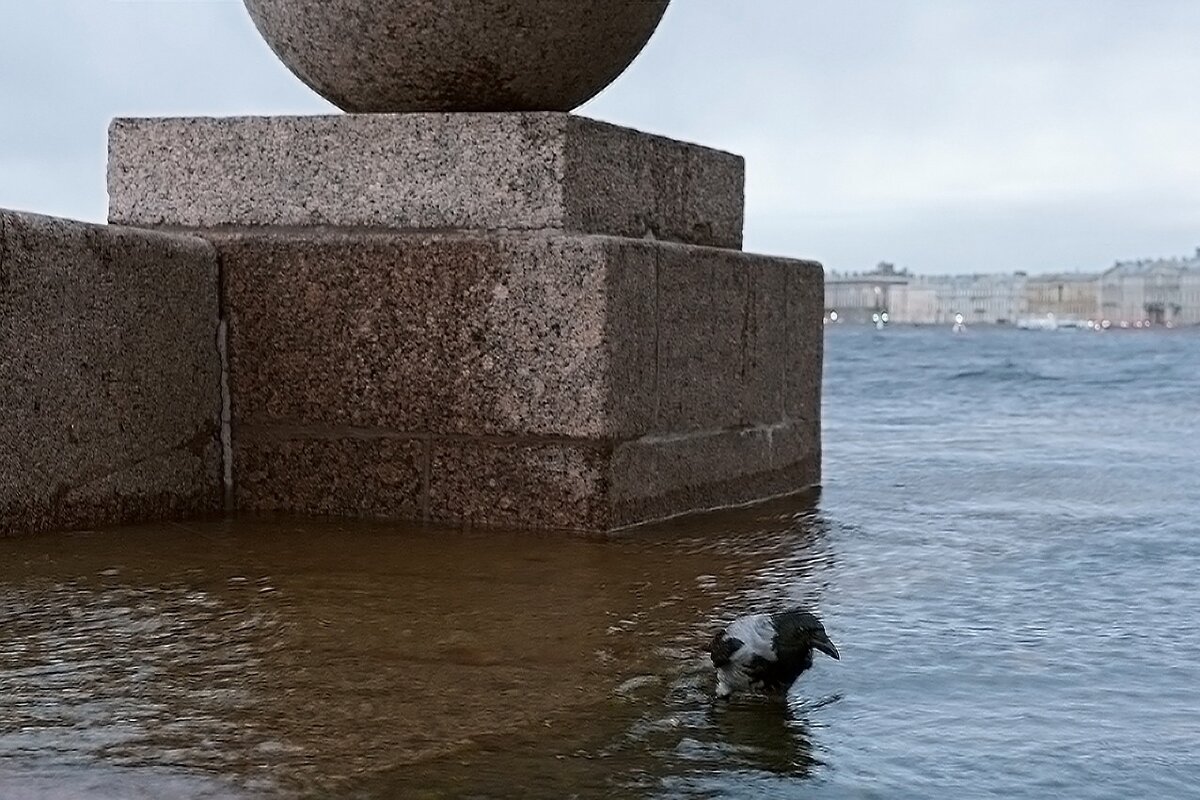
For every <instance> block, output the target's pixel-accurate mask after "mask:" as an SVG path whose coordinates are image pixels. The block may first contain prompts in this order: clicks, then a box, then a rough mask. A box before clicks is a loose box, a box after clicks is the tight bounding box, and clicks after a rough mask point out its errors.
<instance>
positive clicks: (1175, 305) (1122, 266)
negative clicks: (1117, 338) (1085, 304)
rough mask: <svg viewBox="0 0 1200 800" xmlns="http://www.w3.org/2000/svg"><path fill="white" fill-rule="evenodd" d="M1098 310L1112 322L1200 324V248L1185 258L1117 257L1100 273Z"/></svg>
mask: <svg viewBox="0 0 1200 800" xmlns="http://www.w3.org/2000/svg"><path fill="white" fill-rule="evenodd" d="M1099 312H1100V313H1099V315H1100V317H1102V318H1103V319H1106V320H1109V321H1110V322H1111V323H1112V324H1114V325H1129V324H1133V325H1136V324H1138V323H1146V322H1149V323H1151V324H1153V325H1166V324H1170V325H1196V324H1200V249H1197V251H1196V254H1195V255H1193V256H1191V257H1188V258H1157V259H1142V260H1139V261H1118V262H1117V263H1116V264H1114V265H1113V266H1112V267H1111V268H1110V269H1109V270H1108V271H1106V272H1105V273H1104V274H1102V275H1101V276H1100V281H1099Z"/></svg>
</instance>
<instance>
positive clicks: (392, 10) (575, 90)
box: [246, 0, 669, 112]
mask: <svg viewBox="0 0 1200 800" xmlns="http://www.w3.org/2000/svg"><path fill="white" fill-rule="evenodd" d="M668 2H669V0H566V1H564V0H470V2H458V3H450V4H448V3H446V2H445V0H389V1H388V2H380V1H379V0H246V7H247V9H248V10H249V12H250V16H251V18H252V19H253V20H254V23H255V24H256V25H257V26H258V29H259V32H260V33H262V35H263V37H264V38H265V39H266V40H267V43H268V44H269V45H270V46H271V48H272V49H273V50H274V51H275V53H276V55H278V56H279V58H280V59H281V60H282V61H283V63H284V64H285V65H287V67H288V68H289V69H291V70H292V72H294V73H295V74H296V76H297V77H299V78H300V79H301V80H302V81H304V83H306V84H307V85H308V86H309V87H310V88H312V89H313V90H314V91H316V92H317V93H319V94H321V95H322V96H324V97H325V98H327V99H328V100H330V101H331V102H332V103H334V104H335V105H337V106H338V107H339V108H341V109H343V110H345V111H351V112H393V111H570V110H571V109H573V108H575V107H577V106H579V105H581V104H583V103H584V102H586V101H587V100H589V99H590V98H591V97H593V96H594V95H595V94H597V93H598V92H600V91H601V90H602V89H604V87H606V86H608V84H610V83H611V82H612V81H614V80H615V79H616V78H617V76H618V75H620V74H621V72H623V71H624V70H625V68H626V67H627V66H629V64H630V62H632V61H633V59H634V58H635V57H636V56H637V54H638V53H639V52H640V51H641V49H642V48H643V47H644V46H645V44H646V42H647V41H648V40H649V39H650V36H651V34H653V33H654V30H655V28H656V27H657V26H658V23H659V20H661V19H662V16H663V12H664V11H666V8H667V3H668Z"/></svg>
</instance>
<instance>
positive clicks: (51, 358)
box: [0, 210, 222, 535]
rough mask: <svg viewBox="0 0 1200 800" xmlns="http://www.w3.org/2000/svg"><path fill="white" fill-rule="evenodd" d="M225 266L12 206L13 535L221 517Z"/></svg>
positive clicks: (8, 262)
mask: <svg viewBox="0 0 1200 800" xmlns="http://www.w3.org/2000/svg"><path fill="white" fill-rule="evenodd" d="M217 305H218V303H217V261H216V253H215V251H214V249H213V247H212V246H211V245H210V244H208V243H207V242H205V241H204V240H202V239H200V238H197V237H190V236H178V235H167V234H160V233H153V232H148V231H142V230H133V229H123V228H108V227H101V226H95V225H87V224H83V223H78V222H71V221H66V220H59V219H52V218H49V217H42V216H35V215H31V214H24V213H17V212H10V211H2V210H0V535H3V534H13V533H25V532H33V531H41V530H49V529H63V528H79V527H91V526H98V525H108V524H115V523H123V522H133V521H138V520H151V519H174V518H179V517H185V516H189V515H195V514H201V513H205V512H212V511H217V510H219V509H220V505H221V496H222V493H221V471H220V470H221V455H220V442H219V438H218V436H219V419H218V415H219V409H220V389H219V381H220V363H219V358H218V352H217V346H216V335H217Z"/></svg>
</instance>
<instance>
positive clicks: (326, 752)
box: [0, 327, 1200, 800]
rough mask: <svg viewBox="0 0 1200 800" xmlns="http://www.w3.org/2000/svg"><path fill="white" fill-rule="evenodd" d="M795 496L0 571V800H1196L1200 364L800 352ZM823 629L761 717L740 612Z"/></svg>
mask: <svg viewBox="0 0 1200 800" xmlns="http://www.w3.org/2000/svg"><path fill="white" fill-rule="evenodd" d="M825 377H826V383H825V406H824V408H825V411H824V413H825V420H824V425H825V432H824V442H825V486H824V489H823V491H822V493H821V494H820V496H819V497H817V498H812V497H810V498H798V499H792V500H788V501H782V502H776V503H771V504H768V505H765V506H761V507H759V508H755V509H749V510H739V511H731V512H726V513H721V514H717V515H711V516H708V517H705V518H703V519H692V520H687V521H681V522H678V523H674V524H671V525H665V526H658V527H656V528H654V529H651V530H644V531H639V532H637V533H636V534H635V535H632V536H627V537H623V538H620V539H618V540H615V541H587V540H580V539H571V538H566V539H564V538H562V537H554V536H549V537H547V536H532V535H529V534H522V533H520V532H510V533H499V532H476V533H471V534H459V533H453V532H448V531H429V530H421V529H418V528H413V527H411V526H408V527H406V526H399V525H395V526H386V525H365V524H357V523H332V522H318V521H304V520H280V521H270V520H256V521H250V520H240V521H233V522H228V521H226V522H214V523H205V524H196V525H173V526H165V527H164V526H157V527H154V526H151V527H147V528H139V529H129V530H124V531H110V532H97V533H90V534H76V535H71V536H64V537H36V538H32V539H24V540H10V541H0V797H5V798H6V797H14V798H41V797H45V798H63V797H80V798H82V797H89V798H95V797H99V798H126V797H138V798H141V797H147V798H149V797H161V796H173V797H196V798H260V797H286V798H292V797H320V798H363V799H364V800H366V799H368V798H369V799H370V800H383V799H384V798H407V797H421V798H434V797H437V798H442V797H446V798H450V797H455V798H457V797H473V798H501V797H523V798H527V797H538V798H559V797H581V798H584V797H587V798H590V797H614V796H615V797H645V798H747V799H749V798H773V797H778V798H795V797H813V798H912V797H919V798H935V799H936V798H945V799H946V800H951V799H952V798H953V799H954V800H958V798H964V797H972V798H974V797H1004V798H1045V797H1069V798H1080V799H1081V800H1099V799H1100V798H1128V797H1164V798H1190V797H1196V796H1200V332H1196V331H1175V332H1156V333H1145V332H1138V333H1132V332H1131V333H1116V332H1110V333H1106V334H1090V333H1074V332H1057V333H1042V332H1038V333H1034V332H1020V331H1008V330H971V331H968V332H967V333H965V334H961V335H955V334H952V333H951V332H950V331H949V330H945V329H936V330H912V329H892V330H887V331H884V332H878V333H877V332H875V331H874V330H869V329H856V328H848V327H836V328H830V329H828V330H827V354H826V376H825ZM793 601H794V602H802V603H805V604H807V605H810V606H811V607H813V608H814V609H816V610H818V611H819V613H820V614H821V616H822V617H823V618H824V619H825V622H826V627H827V629H828V630H829V632H830V634H831V636H832V637H833V639H834V641H835V642H836V643H837V645H838V647H839V649H840V650H841V653H842V660H841V661H838V662H834V661H831V660H828V659H824V658H820V657H819V658H818V661H817V663H816V665H815V667H814V669H813V670H812V671H810V672H809V673H807V674H805V675H804V676H803V678H802V679H801V681H800V682H799V683H798V684H797V686H796V687H794V689H793V692H792V694H791V696H790V698H789V702H788V703H787V704H779V703H769V702H762V701H756V700H753V699H745V700H740V701H737V702H734V703H733V704H731V705H729V706H727V707H726V706H721V705H717V704H714V703H713V702H712V699H711V698H712V677H711V674H710V671H709V669H708V668H707V667H706V665H705V661H704V655H703V653H702V652H700V647H701V646H702V645H703V643H704V642H705V641H706V639H707V637H708V636H710V635H711V633H712V632H713V630H714V628H715V627H716V626H717V625H719V624H720V623H722V622H723V621H725V620H728V619H729V618H730V617H731V616H732V615H734V614H737V613H741V612H745V611H750V610H757V609H760V608H763V607H766V606H771V605H778V604H783V603H787V602H793Z"/></svg>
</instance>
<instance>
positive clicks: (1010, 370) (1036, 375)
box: [950, 361, 1063, 383]
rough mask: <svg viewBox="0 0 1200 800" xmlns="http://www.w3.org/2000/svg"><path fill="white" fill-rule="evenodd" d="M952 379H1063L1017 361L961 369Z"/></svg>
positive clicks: (1012, 380) (1000, 380) (987, 380)
mask: <svg viewBox="0 0 1200 800" xmlns="http://www.w3.org/2000/svg"><path fill="white" fill-rule="evenodd" d="M950 380H952V381H953V380H976V381H984V382H996V383H1020V382H1030V383H1033V382H1040V381H1061V380H1063V379H1062V378H1061V377H1059V376H1057V375H1046V374H1044V373H1041V372H1038V371H1036V370H1034V369H1031V368H1029V367H1027V366H1024V365H1021V364H1018V363H1016V362H1015V361H1005V362H1004V363H1002V364H996V365H993V366H988V367H978V368H975V369H964V370H960V371H958V372H955V373H954V374H953V375H951V376H950Z"/></svg>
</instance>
